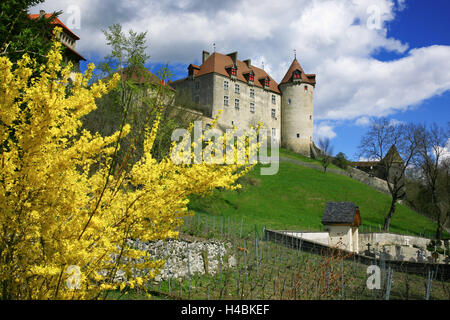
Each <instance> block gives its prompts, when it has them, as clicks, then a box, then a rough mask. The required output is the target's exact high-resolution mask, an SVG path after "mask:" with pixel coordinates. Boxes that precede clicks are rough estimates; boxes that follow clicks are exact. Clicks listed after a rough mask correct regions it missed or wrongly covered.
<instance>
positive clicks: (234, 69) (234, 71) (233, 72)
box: [231, 67, 237, 77]
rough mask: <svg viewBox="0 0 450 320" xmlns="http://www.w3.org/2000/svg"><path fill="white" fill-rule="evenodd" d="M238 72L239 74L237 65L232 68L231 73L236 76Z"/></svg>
mask: <svg viewBox="0 0 450 320" xmlns="http://www.w3.org/2000/svg"><path fill="white" fill-rule="evenodd" d="M236 74H237V70H236V68H235V67H233V68H231V75H232V76H234V77H236Z"/></svg>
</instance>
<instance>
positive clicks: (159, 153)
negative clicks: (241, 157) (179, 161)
mask: <svg viewBox="0 0 450 320" xmlns="http://www.w3.org/2000/svg"><path fill="white" fill-rule="evenodd" d="M103 33H104V35H105V39H106V41H107V44H108V45H109V46H110V47H111V53H110V54H108V55H107V56H106V57H105V60H104V61H103V62H102V63H101V64H100V72H99V73H98V74H97V75H96V77H97V78H98V79H106V78H111V77H112V76H113V75H114V74H116V73H117V74H119V75H120V76H121V80H120V81H119V84H118V85H117V86H116V87H115V88H114V89H113V90H112V91H111V92H109V93H108V94H106V95H104V96H102V97H101V98H100V99H98V100H97V107H98V108H97V109H96V110H95V111H93V112H91V113H90V114H88V115H86V117H85V118H84V119H83V124H84V128H86V129H88V130H89V131H90V132H91V133H96V132H98V133H100V134H101V135H102V136H107V135H110V134H112V132H114V131H116V130H119V128H120V127H121V126H122V125H123V123H124V122H125V123H129V124H130V125H131V131H130V134H129V135H128V136H127V137H126V138H125V139H123V141H122V142H121V150H119V152H118V154H117V157H118V159H123V157H124V155H125V153H124V152H125V151H124V150H127V149H128V147H129V146H130V145H135V147H136V150H135V151H136V152H135V153H134V154H133V156H132V158H131V159H129V163H130V164H132V163H135V162H136V161H137V160H138V159H140V157H141V156H142V154H143V139H142V135H141V133H142V129H143V127H144V126H145V125H146V123H148V122H149V121H150V122H151V121H154V120H155V119H156V115H157V113H159V115H160V120H159V121H160V129H159V131H158V133H157V135H156V138H155V142H154V144H153V148H152V151H151V152H152V155H153V156H154V157H155V159H157V160H161V159H163V158H164V157H165V156H167V155H168V153H169V150H170V147H171V143H172V142H171V139H170V138H171V133H172V131H173V130H175V129H176V128H187V127H188V126H189V124H190V122H191V121H193V120H195V116H194V113H192V112H191V113H189V112H187V111H186V110H187V109H191V105H192V103H190V102H189V101H188V100H187V99H181V98H180V96H179V95H176V94H175V93H174V92H173V91H172V90H171V89H170V87H169V86H161V85H160V84H161V83H166V82H167V79H169V78H170V76H171V74H170V72H169V70H168V68H167V66H166V67H163V68H162V69H161V71H159V72H158V76H159V77H158V76H155V75H154V74H152V73H150V72H149V71H148V70H147V69H146V67H145V64H146V63H147V61H148V59H149V58H150V57H149V56H148V55H147V54H146V49H147V44H146V36H147V33H146V32H141V33H137V32H135V31H133V30H129V32H128V34H127V33H125V32H124V31H123V30H122V26H121V25H120V24H114V25H112V26H110V27H108V29H107V30H103ZM159 105H161V106H162V107H163V108H162V109H158V108H156V106H159ZM187 115H190V116H187Z"/></svg>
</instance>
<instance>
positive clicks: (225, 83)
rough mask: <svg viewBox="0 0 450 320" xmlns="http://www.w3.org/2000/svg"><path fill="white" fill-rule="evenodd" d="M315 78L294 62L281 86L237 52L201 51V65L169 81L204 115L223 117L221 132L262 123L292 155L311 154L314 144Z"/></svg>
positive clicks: (274, 138)
mask: <svg viewBox="0 0 450 320" xmlns="http://www.w3.org/2000/svg"><path fill="white" fill-rule="evenodd" d="M315 85H316V75H315V74H306V73H305V72H304V71H303V69H302V67H301V66H300V64H299V62H298V61H297V59H296V58H294V60H293V61H292V63H291V66H290V67H289V69H288V70H287V72H286V74H285V76H284V77H283V79H282V81H281V83H279V84H278V83H277V82H276V81H275V80H274V79H273V78H272V77H271V76H270V75H269V74H268V73H267V72H266V71H264V70H263V69H261V68H257V67H255V66H253V65H252V64H251V60H250V59H247V60H244V61H241V60H239V59H238V53H237V52H233V53H230V54H221V53H218V52H214V53H213V54H210V53H209V52H207V51H203V54H202V64H201V65H200V66H197V65H194V64H190V65H189V67H188V76H187V77H186V78H183V79H180V80H177V81H174V82H170V86H172V87H173V88H175V89H176V90H177V91H180V92H181V91H184V92H187V93H188V94H189V95H190V96H191V97H192V99H193V100H194V102H195V103H196V104H198V105H199V106H200V108H201V110H202V112H203V114H204V115H205V116H207V117H213V118H214V117H215V116H216V115H217V114H218V112H219V110H222V111H223V112H222V114H221V116H220V118H219V121H218V125H219V127H221V128H232V127H233V126H236V127H237V128H238V129H248V128H249V126H250V125H256V124H257V123H258V122H261V123H262V124H263V125H264V127H265V128H266V129H268V131H269V132H270V138H271V139H273V140H275V141H276V142H278V144H281V146H283V147H285V148H287V149H290V150H292V151H294V152H297V153H300V154H303V155H305V156H308V157H309V156H310V155H311V154H312V153H314V143H313V111H314V106H313V95H314V88H315Z"/></svg>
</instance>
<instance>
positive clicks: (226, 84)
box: [223, 80, 228, 91]
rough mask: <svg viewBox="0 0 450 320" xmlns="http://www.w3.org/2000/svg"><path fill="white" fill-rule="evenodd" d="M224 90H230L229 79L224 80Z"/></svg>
mask: <svg viewBox="0 0 450 320" xmlns="http://www.w3.org/2000/svg"><path fill="white" fill-rule="evenodd" d="M223 90H225V91H228V81H227V80H224V81H223Z"/></svg>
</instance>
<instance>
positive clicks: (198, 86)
mask: <svg viewBox="0 0 450 320" xmlns="http://www.w3.org/2000/svg"><path fill="white" fill-rule="evenodd" d="M195 89H200V82H199V81H195Z"/></svg>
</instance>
